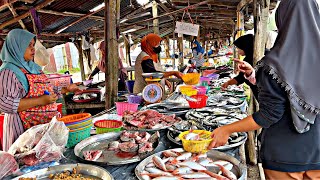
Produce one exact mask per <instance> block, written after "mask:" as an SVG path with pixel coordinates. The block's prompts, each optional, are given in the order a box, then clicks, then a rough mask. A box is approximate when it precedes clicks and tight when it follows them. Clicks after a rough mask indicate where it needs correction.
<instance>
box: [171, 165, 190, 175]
mask: <svg viewBox="0 0 320 180" xmlns="http://www.w3.org/2000/svg"><path fill="white" fill-rule="evenodd" d="M191 171H192V169H191V168H189V167H179V168H177V169H176V170H174V171H173V172H172V174H174V175H179V174H188V173H190V172H191Z"/></svg>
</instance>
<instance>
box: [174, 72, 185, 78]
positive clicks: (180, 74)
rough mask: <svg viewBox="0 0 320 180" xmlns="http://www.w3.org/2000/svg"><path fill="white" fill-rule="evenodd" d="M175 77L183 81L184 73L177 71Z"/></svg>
mask: <svg viewBox="0 0 320 180" xmlns="http://www.w3.org/2000/svg"><path fill="white" fill-rule="evenodd" d="M174 76H176V77H177V78H179V79H182V76H183V73H182V72H180V71H176V72H175V74H174Z"/></svg>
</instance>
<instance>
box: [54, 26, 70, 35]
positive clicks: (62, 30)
mask: <svg viewBox="0 0 320 180" xmlns="http://www.w3.org/2000/svg"><path fill="white" fill-rule="evenodd" d="M67 28H68V27H65V28H62V29H60V30H59V31H57V32H56V33H55V34H59V33H61V32H62V31H64V30H66V29H67Z"/></svg>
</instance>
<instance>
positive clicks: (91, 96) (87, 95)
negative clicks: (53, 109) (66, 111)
mask: <svg viewBox="0 0 320 180" xmlns="http://www.w3.org/2000/svg"><path fill="white" fill-rule="evenodd" d="M97 97H98V94H96V93H83V94H78V95H74V96H73V100H76V101H78V100H88V99H95V98H97Z"/></svg>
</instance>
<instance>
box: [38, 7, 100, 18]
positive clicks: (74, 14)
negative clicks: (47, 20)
mask: <svg viewBox="0 0 320 180" xmlns="http://www.w3.org/2000/svg"><path fill="white" fill-rule="evenodd" d="M37 12H39V13H44V14H53V15H57V16H71V17H81V16H85V15H86V14H82V13H75V12H58V11H53V10H47V9H39V10H38V11H37ZM88 18H89V19H95V20H100V21H104V17H102V16H90V17H88Z"/></svg>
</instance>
